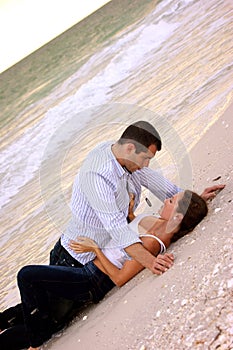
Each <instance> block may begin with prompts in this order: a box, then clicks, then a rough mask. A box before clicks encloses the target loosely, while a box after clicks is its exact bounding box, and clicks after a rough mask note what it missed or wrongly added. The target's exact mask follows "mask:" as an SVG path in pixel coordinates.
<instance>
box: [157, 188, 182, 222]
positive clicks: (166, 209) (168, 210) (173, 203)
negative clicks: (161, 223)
mask: <svg viewBox="0 0 233 350" xmlns="http://www.w3.org/2000/svg"><path fill="white" fill-rule="evenodd" d="M183 195H184V192H180V193H177V194H175V195H174V196H173V197H171V198H168V199H165V201H164V204H163V206H162V207H161V208H160V209H159V215H160V216H161V218H162V219H164V220H169V219H170V217H172V215H174V214H175V212H176V208H177V205H178V201H179V200H180V199H181V198H182V197H183Z"/></svg>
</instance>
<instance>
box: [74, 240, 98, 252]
mask: <svg viewBox="0 0 233 350" xmlns="http://www.w3.org/2000/svg"><path fill="white" fill-rule="evenodd" d="M77 239H78V240H77V241H70V248H71V249H73V250H74V251H75V252H76V253H86V252H95V251H96V249H98V248H99V247H98V245H97V244H96V243H95V241H93V240H92V239H91V238H87V237H77Z"/></svg>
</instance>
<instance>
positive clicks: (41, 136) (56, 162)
mask: <svg viewBox="0 0 233 350" xmlns="http://www.w3.org/2000/svg"><path fill="white" fill-rule="evenodd" d="M232 18H233V5H232V2H231V1H215V0H208V1H207V0H204V1H203V0H202V1H200V0H163V1H161V2H160V3H159V4H158V5H157V6H156V7H155V8H154V9H153V10H152V11H151V12H150V13H149V14H147V16H145V17H144V18H141V20H140V21H138V22H137V24H135V25H131V26H129V27H127V28H126V29H125V30H122V31H120V32H119V33H118V34H116V35H115V36H114V37H112V38H111V39H110V40H109V41H108V42H106V44H105V45H104V46H103V48H102V49H100V50H99V51H98V52H96V53H95V54H93V56H92V57H90V59H89V60H88V61H87V62H86V63H85V64H84V65H83V66H82V67H81V68H80V69H79V70H78V71H77V72H76V73H75V74H73V75H72V76H71V77H70V78H69V79H67V80H66V81H65V82H64V83H63V84H61V85H59V86H57V87H56V88H55V89H54V90H53V91H52V92H51V93H50V95H49V97H47V98H44V99H42V100H39V101H37V102H36V103H35V106H34V107H35V108H34V109H33V110H34V112H32V113H31V114H30V115H29V114H28V112H27V111H28V108H27V109H26V110H25V111H23V112H21V113H20V116H17V120H19V122H17V128H15V127H14V120H13V121H11V123H10V124H8V125H7V126H4V129H2V130H0V131H1V134H2V135H4V136H3V137H2V140H1V155H0V159H1V163H0V173H1V183H0V208H1V209H0V210H1V218H0V227H1V235H0V250H1V255H0V256H1V257H0V264H1V281H0V284H1V300H0V304H1V308H2V309H4V308H5V307H7V306H11V305H14V304H15V303H16V302H18V301H19V300H20V299H19V293H18V290H17V284H16V276H17V271H18V270H19V268H20V267H22V266H24V265H26V264H31V263H48V258H49V251H50V249H51V247H52V246H53V244H54V243H55V242H56V240H57V238H58V237H59V236H60V233H61V231H62V230H63V229H64V227H65V225H66V223H67V221H68V219H69V199H70V194H71V188H72V181H73V179H74V176H75V174H76V172H77V170H78V169H79V167H80V165H81V163H82V160H83V159H84V157H85V155H86V154H87V153H88V151H90V150H91V149H92V148H93V147H94V146H95V145H96V143H97V142H100V141H102V140H108V139H112V140H116V139H117V138H118V136H120V133H121V131H122V130H123V129H124V128H125V126H126V125H128V124H129V123H130V122H133V121H136V120H139V119H145V120H148V121H150V122H151V123H153V124H154V125H155V126H156V127H157V129H158V130H159V131H160V133H161V135H162V140H163V145H164V147H163V151H162V152H161V154H160V155H159V156H158V157H156V159H155V161H153V162H152V164H151V166H152V167H155V168H160V169H161V171H162V172H163V173H164V174H165V175H166V176H168V177H169V178H170V179H171V180H173V181H174V182H176V183H177V184H178V185H180V186H183V187H185V186H189V187H191V186H192V165H191V163H190V159H189V156H188V154H189V151H190V149H191V148H192V147H193V146H194V145H195V144H196V143H197V142H198V140H199V139H200V138H201V137H203V135H204V134H205V132H206V131H207V130H208V128H209V127H210V126H211V125H213V124H214V123H215V122H216V120H217V119H218V118H219V117H220V116H221V115H222V113H223V112H224V110H225V109H226V108H227V107H228V106H229V104H230V103H231V101H232V95H233V93H232V87H233V79H232V78H233V65H232V57H233V55H232V54H233V44H232V34H233V25H232ZM51 101H53V103H52V104H51ZM42 105H43V107H44V108H45V109H46V112H45V113H41V111H40V106H42ZM46 107H47V108H46ZM142 207H143V205H142Z"/></svg>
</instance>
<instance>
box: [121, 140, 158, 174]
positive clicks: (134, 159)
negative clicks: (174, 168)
mask: <svg viewBox="0 0 233 350" xmlns="http://www.w3.org/2000/svg"><path fill="white" fill-rule="evenodd" d="M156 152H157V148H156V146H155V145H151V146H149V147H148V148H147V151H146V152H140V153H136V148H135V146H134V147H132V150H131V151H130V152H129V155H128V157H127V159H125V166H126V168H127V169H128V170H129V171H130V172H131V173H132V172H134V171H136V170H139V169H142V168H144V167H148V166H149V163H150V160H151V159H152V158H153V157H154V156H155V153H156Z"/></svg>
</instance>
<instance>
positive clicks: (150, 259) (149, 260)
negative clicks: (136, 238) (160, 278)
mask: <svg viewBox="0 0 233 350" xmlns="http://www.w3.org/2000/svg"><path fill="white" fill-rule="evenodd" d="M125 251H126V252H127V254H129V255H130V256H131V257H132V258H133V259H135V260H136V261H137V262H139V263H140V264H141V265H142V266H144V267H146V268H148V269H149V270H150V271H151V272H152V273H154V274H156V275H161V274H162V273H163V272H165V271H166V270H167V269H169V268H170V267H171V266H172V264H173V259H172V258H171V257H169V256H167V255H159V256H158V257H154V256H153V255H152V254H151V253H150V252H149V251H148V250H146V249H145V248H144V247H143V245H142V244H141V243H135V244H132V245H130V246H128V247H126V248H125Z"/></svg>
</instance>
